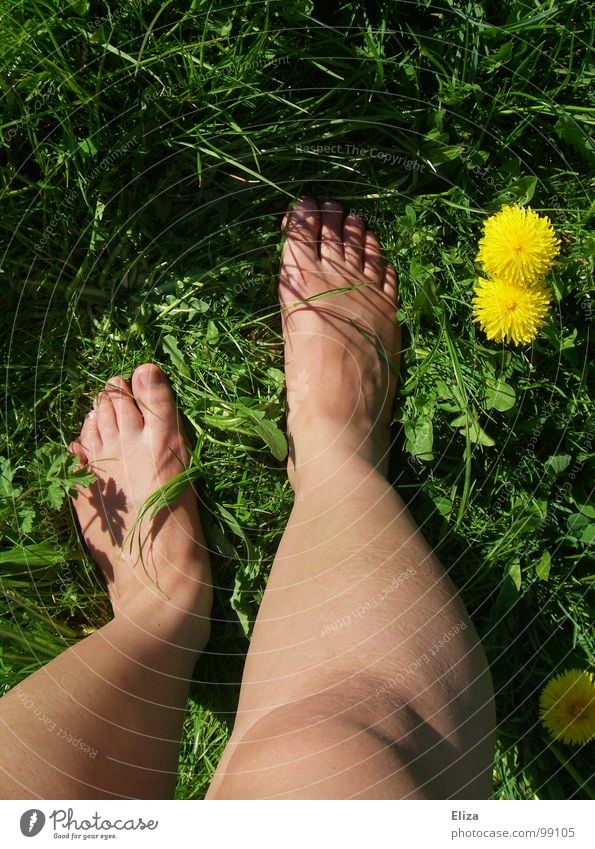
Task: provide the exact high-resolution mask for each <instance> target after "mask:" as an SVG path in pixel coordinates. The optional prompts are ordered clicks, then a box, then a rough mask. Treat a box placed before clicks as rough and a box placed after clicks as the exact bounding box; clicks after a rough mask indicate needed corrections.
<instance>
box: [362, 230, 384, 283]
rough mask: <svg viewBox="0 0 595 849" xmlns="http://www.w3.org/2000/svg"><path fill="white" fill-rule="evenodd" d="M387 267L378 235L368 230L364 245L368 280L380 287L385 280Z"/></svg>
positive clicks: (365, 272)
mask: <svg viewBox="0 0 595 849" xmlns="http://www.w3.org/2000/svg"><path fill="white" fill-rule="evenodd" d="M385 265H386V263H385V262H384V260H383V258H382V250H381V248H380V242H379V241H378V236H377V235H376V233H372V232H371V231H370V230H367V231H366V241H365V243H364V274H365V275H366V279H367V280H370V281H371V282H373V283H376V284H377V285H378V286H380V285H381V284H382V281H383V278H384V268H385Z"/></svg>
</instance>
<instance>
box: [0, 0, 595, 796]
mask: <svg viewBox="0 0 595 849" xmlns="http://www.w3.org/2000/svg"><path fill="white" fill-rule="evenodd" d="M590 14H591V12H590V7H589V4H585V3H580V2H578V0H558V2H556V1H555V0H547V2H545V0H530V2H529V0H527V2H517V0H501V2H473V0H458V2H455V0H437V2H424V0H410V2H396V0H392V2H391V0H386V2H382V0H378V1H377V2H373V0H367V2H356V0H351V1H350V2H347V1H346V0H345V2H339V3H335V4H327V3H322V2H321V3H319V2H313V0H289V2H277V0H259V2H255V0H244V2H241V0H240V2H237V3H229V4H227V3H218V2H212V1H211V2H209V1H208V0H168V2H163V0H121V2H117V1H116V0H114V1H113V2H103V0H98V2H87V0H77V2H72V3H68V2H58V1H57V0H27V2H25V0H0V15H1V23H0V57H1V58H0V85H1V90H2V101H1V103H2V107H1V111H0V140H1V145H0V161H1V173H0V177H1V197H2V207H1V210H2V216H1V218H0V230H1V234H2V248H1V251H0V256H1V263H0V274H1V277H0V281H1V283H2V285H1V290H0V299H1V304H2V315H3V317H2V333H1V338H2V362H3V366H4V371H3V373H4V379H5V387H4V389H5V402H4V404H3V407H2V412H1V417H2V447H1V449H0V454H1V457H0V464H1V465H0V471H1V476H0V529H1V536H2V540H1V543H0V549H1V550H0V579H1V583H0V590H1V592H0V636H1V643H2V648H1V653H0V684H1V686H2V688H3V690H6V689H8V688H10V687H12V686H13V685H14V684H16V683H17V682H18V681H20V680H22V679H23V678H24V677H25V676H26V675H27V674H29V673H30V672H31V671H33V670H34V669H36V668H38V667H39V666H40V665H41V664H43V663H46V662H47V661H48V660H50V659H51V658H52V657H54V656H55V655H56V654H57V653H59V652H61V651H62V650H64V648H66V647H67V646H69V645H71V644H73V643H74V642H76V641H77V640H80V639H82V638H84V636H85V635H86V634H88V633H90V631H91V630H92V629H96V628H98V627H100V626H101V625H102V624H104V623H105V622H106V621H107V620H108V619H109V617H110V608H109V604H108V601H107V597H106V594H105V592H104V590H103V587H102V584H101V581H100V579H99V577H98V575H97V573H96V571H95V569H94V567H93V564H92V562H91V560H90V558H89V557H88V555H87V554H86V553H85V551H84V549H83V547H82V545H81V543H80V540H79V538H78V535H77V530H76V525H75V522H74V519H73V514H72V511H71V509H70V506H69V500H68V492H69V491H71V490H72V487H73V485H74V484H73V468H72V463H71V462H70V461H69V460H68V455H67V453H66V451H65V446H66V445H67V444H68V443H69V441H70V440H71V439H72V438H73V437H74V436H75V435H76V434H77V432H78V428H79V426H80V422H81V420H82V418H83V416H84V414H85V413H86V411H87V409H88V407H89V403H90V400H91V398H92V397H93V395H94V393H96V392H97V390H98V389H99V388H100V387H101V386H102V384H103V383H104V382H105V380H106V379H107V378H109V377H110V376H112V375H113V374H122V375H124V376H125V377H127V376H129V375H130V373H131V371H132V370H133V368H134V367H135V366H136V365H138V364H140V363H141V362H143V361H146V360H155V361H156V362H158V363H160V364H161V365H162V366H163V367H164V368H166V369H167V370H168V372H169V374H170V375H171V378H172V382H173V385H174V387H175V391H176V393H177V396H178V399H179V403H180V405H181V407H182V410H183V412H184V414H185V416H186V419H187V423H188V428H189V431H190V432H191V434H192V437H193V441H194V444H195V449H194V457H195V460H196V465H197V467H198V469H199V477H198V479H197V482H196V486H197V490H198V492H199V495H200V499H201V502H202V505H203V516H204V522H205V526H206V532H207V536H208V541H209V544H210V546H211V548H212V549H213V552H214V555H213V560H214V566H215V575H216V583H217V587H218V589H217V598H216V608H215V626H214V631H213V637H212V640H211V642H210V643H209V646H208V651H207V655H206V656H205V658H204V660H203V661H202V662H201V663H200V664H199V666H198V667H197V670H196V681H195V683H194V685H193V688H192V694H191V698H190V701H189V711H188V716H187V720H186V724H185V731H184V740H183V746H182V753H181V760H180V778H179V784H178V789H177V796H178V797H179V798H185V799H188V798H201V797H202V796H203V795H204V793H205V790H206V787H207V786H208V783H209V780H210V778H211V776H212V774H213V771H214V769H215V766H216V764H217V761H218V758H219V756H220V754H221V751H222V749H223V747H224V745H225V742H226V740H227V738H228V736H229V733H230V725H231V722H232V719H233V713H234V708H235V705H236V703H237V696H238V690H239V682H240V678H241V672H242V664H243V659H244V656H245V653H246V649H247V645H248V639H249V633H250V628H251V626H252V623H253V620H254V616H255V613H256V611H257V609H258V603H259V600H260V598H261V596H262V593H263V590H264V587H265V585H266V578H267V574H268V570H269V568H270V564H271V562H272V558H273V556H274V553H275V549H276V546H277V544H278V541H279V538H280V535H281V533H282V530H283V526H284V522H285V520H286V517H287V515H288V512H289V509H290V506H291V501H292V497H291V490H290V488H289V486H288V483H287V481H286V477H285V474H284V465H285V462H284V452H285V443H284V436H283V430H284V386H283V373H282V371H281V369H282V362H283V360H282V348H281V339H280V322H279V314H278V309H277V306H276V299H275V288H276V274H277V271H278V261H279V225H280V220H281V216H282V214H283V212H284V210H285V208H286V206H287V204H288V203H289V202H290V201H291V200H292V199H294V198H295V197H297V196H298V195H299V194H300V193H302V192H308V193H310V194H313V195H315V196H316V197H317V198H319V199H321V200H323V199H326V198H335V199H337V200H340V201H341V202H343V203H344V204H345V206H346V207H347V208H349V209H353V210H357V211H358V213H359V214H361V215H362V216H365V217H366V218H367V220H368V222H369V225H370V226H372V227H373V228H374V229H375V230H376V231H377V232H378V233H379V235H380V237H381V241H382V244H383V246H384V249H385V252H386V255H387V257H388V258H389V259H390V260H391V261H392V262H393V263H394V264H395V267H396V268H397V271H398V274H399V287H400V318H401V320H402V323H403V328H404V352H403V358H402V364H401V377H400V381H401V390H400V394H399V396H398V399H397V404H396V408H395V433H396V435H397V446H398V447H397V449H396V450H395V454H394V458H393V470H394V477H395V485H396V487H397V488H398V489H399V491H400V492H401V494H402V495H403V496H404V498H405V499H406V501H407V503H408V505H409V508H410V510H411V512H412V514H413V516H414V517H415V519H416V520H417V522H418V523H419V524H420V525H421V526H422V528H423V532H424V534H425V535H426V537H427V538H428V540H429V541H430V542H431V544H432V545H433V546H434V548H435V550H436V551H437V552H438V554H439V556H440V558H441V559H442V561H443V563H444V565H445V566H446V567H447V568H448V570H449V571H450V574H451V576H452V578H453V580H454V581H455V583H456V585H457V586H458V587H459V588H460V591H461V594H462V597H463V599H464V601H465V603H466V605H467V607H468V609H469V612H470V614H471V617H472V619H473V621H474V623H475V624H476V627H477V629H478V631H479V632H480V634H481V636H482V638H483V640H484V644H485V648H486V652H487V654H488V658H489V661H490V664H491V668H492V673H493V677H494V684H495V689H496V693H497V708H498V722H499V729H498V747H497V753H496V754H497V757H496V761H495V767H494V797H495V798H497V799H536V798H539V799H566V798H587V797H589V796H590V797H591V798H592V797H593V796H594V795H595V787H594V785H593V783H592V760H591V759H590V757H589V756H590V755H592V749H590V748H589V744H585V745H579V746H568V745H565V744H563V743H561V742H553V741H552V740H551V738H550V737H549V735H548V733H547V731H546V730H545V729H544V727H543V725H542V724H541V722H540V720H539V712H538V707H539V694H540V692H541V690H542V689H543V687H544V686H545V684H546V683H547V681H548V680H549V679H550V678H551V677H552V675H554V674H556V673H559V672H560V671H563V670H566V669H573V668H575V669H582V670H588V669H589V668H591V667H592V664H593V658H594V643H593V635H592V631H591V624H590V623H591V622H592V597H591V599H590V600H589V590H590V588H591V584H592V582H593V573H592V565H591V563H589V559H588V555H589V547H590V544H591V543H592V540H593V536H594V533H593V529H594V521H595V510H594V508H593V504H592V503H590V502H589V495H590V490H591V485H592V480H593V462H592V461H593V410H592V406H591V404H590V401H589V395H588V391H587V386H588V377H589V371H590V369H591V364H590V362H589V356H588V343H589V336H590V328H591V321H592V309H593V308H592V299H591V297H592V295H591V291H590V288H591V274H592V269H593V254H594V250H593V249H594V246H595V237H594V235H593V232H592V229H591V227H590V225H591V221H592V217H593V205H592V202H591V201H590V197H589V189H590V177H591V175H592V173H593V172H592V165H593V158H594V156H593V146H592V144H591V142H590V141H589V131H590V129H591V127H592V125H593V123H594V116H595V110H594V109H593V108H592V106H589V103H590V96H592V91H593V89H592V84H593V79H592V68H590V66H589V50H590V48H591V47H592V40H593V20H592V18H591V17H590ZM507 203H517V204H521V205H526V204H530V205H531V207H532V208H533V209H535V210H536V211H537V212H538V213H539V214H541V215H547V216H549V218H550V220H551V222H552V224H553V226H554V228H555V230H556V232H557V234H558V236H559V237H560V239H561V253H560V256H559V260H558V264H557V265H556V267H555V269H554V271H553V273H552V274H551V275H550V277H549V284H550V286H551V288H552V293H553V305H552V311H551V317H550V320H549V323H548V324H547V325H546V327H545V328H544V329H543V330H542V331H541V332H540V334H539V335H538V337H537V339H536V340H535V341H534V342H533V344H531V345H522V346H514V345H512V344H497V343H494V342H490V341H489V340H488V339H486V337H485V336H484V334H483V333H482V331H481V330H480V329H479V328H478V327H477V325H475V324H473V323H472V321H471V297H472V287H473V285H474V283H475V281H476V279H477V273H478V269H477V265H476V264H475V261H474V260H475V255H476V252H477V243H478V240H479V237H480V235H481V228H482V225H483V223H484V221H485V219H486V217H487V216H489V215H490V214H491V213H494V212H495V211H497V210H498V209H499V208H500V207H501V206H502V205H503V204H507ZM589 601H590V603H591V607H590V606H589ZM591 746H592V744H591ZM590 781H591V784H590Z"/></svg>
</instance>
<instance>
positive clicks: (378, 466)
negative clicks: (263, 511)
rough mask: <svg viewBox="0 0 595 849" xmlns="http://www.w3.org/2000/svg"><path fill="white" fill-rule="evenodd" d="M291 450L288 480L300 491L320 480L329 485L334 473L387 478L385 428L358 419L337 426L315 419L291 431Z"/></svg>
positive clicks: (387, 451)
mask: <svg viewBox="0 0 595 849" xmlns="http://www.w3.org/2000/svg"><path fill="white" fill-rule="evenodd" d="M290 437H291V443H292V448H293V457H292V460H293V462H292V464H291V468H290V481H291V484H292V486H293V488H294V489H295V491H296V492H303V491H305V490H306V489H310V488H312V487H313V486H317V485H318V484H320V483H321V482H322V481H324V482H326V483H327V484H328V482H329V480H330V479H332V478H333V477H335V475H336V474H337V473H341V472H342V471H343V470H345V469H347V468H349V469H350V470H351V471H352V472H354V471H356V470H357V471H358V472H359V473H361V474H364V475H367V474H370V473H371V472H374V471H376V472H378V473H379V474H381V475H382V476H383V477H386V475H387V472H388V457H389V449H390V434H389V430H388V428H383V427H379V426H378V425H376V426H370V425H369V424H364V423H363V422H362V421H361V420H360V421H359V422H358V423H357V424H355V423H349V424H343V425H339V424H338V423H337V422H336V421H334V420H326V419H323V418H318V419H316V421H313V422H312V423H311V425H310V427H306V428H303V427H301V428H300V430H299V436H298V435H297V434H296V433H295V431H293V430H291V431H290Z"/></svg>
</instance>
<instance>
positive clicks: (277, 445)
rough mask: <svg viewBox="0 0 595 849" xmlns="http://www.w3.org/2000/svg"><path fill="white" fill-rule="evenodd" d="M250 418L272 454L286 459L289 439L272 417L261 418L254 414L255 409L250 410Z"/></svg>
mask: <svg viewBox="0 0 595 849" xmlns="http://www.w3.org/2000/svg"><path fill="white" fill-rule="evenodd" d="M250 412H251V415H250V420H251V422H252V424H253V425H254V430H255V431H256V432H257V433H258V435H259V436H260V437H262V439H264V441H265V442H266V444H267V446H268V447H269V449H270V451H271V454H272V455H273V457H274V458H275V459H276V460H284V459H285V458H286V457H287V440H286V439H285V436H284V434H283V433H282V432H281V431H280V430H279V428H278V427H277V425H276V424H275V422H272V421H271V420H270V419H265V418H260V417H257V416H256V415H254V414H253V413H254V412H255V411H252V410H251V411H250Z"/></svg>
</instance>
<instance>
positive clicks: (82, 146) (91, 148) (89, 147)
mask: <svg viewBox="0 0 595 849" xmlns="http://www.w3.org/2000/svg"><path fill="white" fill-rule="evenodd" d="M78 149H79V150H80V151H81V153H84V154H85V156H96V155H97V148H96V147H95V145H94V144H93V142H92V141H91V139H83V140H82V141H81V142H79V145H78Z"/></svg>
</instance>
